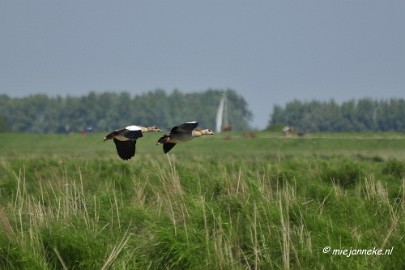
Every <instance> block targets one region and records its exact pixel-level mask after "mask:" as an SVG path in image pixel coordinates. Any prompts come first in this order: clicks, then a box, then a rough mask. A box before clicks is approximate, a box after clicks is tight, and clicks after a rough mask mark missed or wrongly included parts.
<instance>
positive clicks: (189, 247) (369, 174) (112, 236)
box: [0, 133, 405, 269]
mask: <svg viewBox="0 0 405 270" xmlns="http://www.w3.org/2000/svg"><path fill="white" fill-rule="evenodd" d="M104 135H105V134H97V133H95V134H88V135H86V136H82V135H79V134H71V135H36V134H0V269H404V268H405V256H404V254H405V239H404V238H405V211H404V210H405V134H400V133H351V134H349V133H329V134H324V133H319V134H308V135H306V136H305V137H302V138H300V137H296V138H286V137H283V136H281V135H280V134H277V133H257V138H254V139H246V138H243V136H242V134H241V133H231V135H230V139H227V140H226V139H224V135H223V134H219V135H215V136H210V137H204V138H196V139H194V140H193V141H192V142H190V143H186V144H179V145H177V146H176V147H175V148H174V149H173V150H172V151H171V152H170V153H169V155H164V154H163V151H162V147H161V146H156V145H155V142H156V140H157V138H158V137H159V136H160V135H161V134H145V136H144V137H143V138H141V139H139V140H138V143H137V154H136V156H135V157H134V158H133V159H131V160H129V161H126V162H125V161H122V160H120V159H119V158H118V156H117V155H116V152H115V147H114V144H113V143H112V142H111V141H109V142H103V141H102V139H103V137H104ZM380 249H381V250H380ZM367 253H368V254H367ZM380 253H381V254H380Z"/></svg>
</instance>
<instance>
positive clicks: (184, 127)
mask: <svg viewBox="0 0 405 270" xmlns="http://www.w3.org/2000/svg"><path fill="white" fill-rule="evenodd" d="M197 126H198V122H197V121H192V122H186V123H184V124H181V125H178V126H175V127H173V128H172V129H171V130H170V132H169V133H167V134H165V135H163V136H162V137H161V138H160V139H159V140H158V141H157V143H156V145H158V144H163V152H164V153H165V154H167V153H168V152H169V151H170V150H171V149H172V148H173V147H174V146H176V144H177V143H182V142H188V141H190V140H192V139H193V138H195V137H201V136H203V135H214V134H215V133H214V132H213V131H212V130H211V129H195V128H196V127H197Z"/></svg>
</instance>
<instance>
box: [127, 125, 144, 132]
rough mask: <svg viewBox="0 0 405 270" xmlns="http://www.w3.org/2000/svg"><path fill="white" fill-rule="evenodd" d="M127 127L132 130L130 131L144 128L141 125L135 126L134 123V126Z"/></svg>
mask: <svg viewBox="0 0 405 270" xmlns="http://www.w3.org/2000/svg"><path fill="white" fill-rule="evenodd" d="M125 129H128V130H130V131H137V130H142V129H141V128H140V127H138V126H134V125H132V126H127V127H126V128H125Z"/></svg>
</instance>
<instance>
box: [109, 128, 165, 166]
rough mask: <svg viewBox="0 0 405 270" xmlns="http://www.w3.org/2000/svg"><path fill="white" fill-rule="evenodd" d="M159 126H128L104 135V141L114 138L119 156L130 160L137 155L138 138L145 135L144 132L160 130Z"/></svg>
mask: <svg viewBox="0 0 405 270" xmlns="http://www.w3.org/2000/svg"><path fill="white" fill-rule="evenodd" d="M160 131H161V130H160V128H158V127H157V126H152V127H142V126H135V125H131V126H127V127H125V128H121V129H117V130H114V131H113V132H111V133H110V134H108V135H107V136H105V137H104V141H106V140H111V139H112V140H113V141H114V143H115V147H116V149H117V154H118V156H119V157H120V158H121V159H123V160H129V159H131V158H132V157H133V156H135V150H136V140H137V139H139V138H142V137H143V133H144V132H160Z"/></svg>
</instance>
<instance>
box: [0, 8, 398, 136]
mask: <svg viewBox="0 0 405 270" xmlns="http://www.w3.org/2000/svg"><path fill="white" fill-rule="evenodd" d="M404 33H405V1H402V0H398V1H390V0H388V1H373V0H336V1H327V0H326V1H324V0H322V1H321V0H319V1H312V0H310V1H307V0H306V1H281V0H279V1H272V0H267V1H247V0H246V1H239V0H215V1H214V0H204V1H191V0H184V1H179V0H170V1H167V0H164V1H163V0H160V1H151V0H149V1H146V0H145V1H134V0H133V1H104V0H103V1H84V0H81V1H73V0H70V1H55V0H49V1H43V0H36V1H19V0H15V1H1V3H0V34H1V42H0V93H3V94H4V93H5V94H8V95H10V96H25V95H28V94H32V93H47V94H50V95H66V94H69V95H83V94H87V93H88V92H89V91H96V92H104V91H128V92H130V93H132V94H139V93H143V92H146V91H149V90H154V89H156V88H162V89H165V90H168V91H172V90H173V89H179V90H180V91H183V92H191V91H204V90H207V89H208V88H215V89H225V88H232V89H234V90H235V91H237V92H238V93H239V94H240V95H241V96H243V97H244V98H245V99H246V101H247V102H248V104H249V109H250V110H251V111H252V112H253V113H254V120H253V122H252V126H253V127H257V128H264V127H265V126H266V125H267V123H268V120H269V116H270V113H271V112H272V109H273V106H274V104H279V105H284V104H285V103H287V102H289V101H292V100H294V99H299V100H303V101H309V100H312V99H317V100H329V99H331V98H334V99H335V100H336V101H338V102H341V101H345V100H349V99H352V98H356V99H358V98H363V97H371V98H378V99H379V98H391V97H395V98H405V34H404ZM133 113H134V114H136V110H134V112H133ZM185 120H187V121H188V120H190V119H185Z"/></svg>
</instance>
